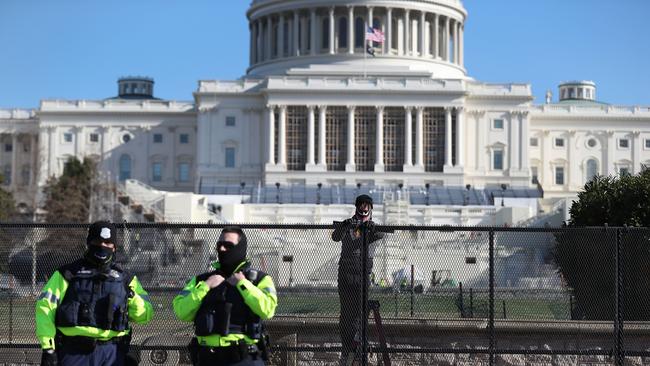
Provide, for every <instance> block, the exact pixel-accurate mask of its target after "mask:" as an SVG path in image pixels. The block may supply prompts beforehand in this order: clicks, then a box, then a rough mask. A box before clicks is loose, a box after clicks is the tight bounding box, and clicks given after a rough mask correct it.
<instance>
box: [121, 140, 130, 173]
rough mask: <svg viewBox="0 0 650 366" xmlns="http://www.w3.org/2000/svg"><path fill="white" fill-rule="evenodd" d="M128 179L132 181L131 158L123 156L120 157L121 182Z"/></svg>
mask: <svg viewBox="0 0 650 366" xmlns="http://www.w3.org/2000/svg"><path fill="white" fill-rule="evenodd" d="M125 136H128V135H125ZM127 179H131V157H130V156H128V155H122V156H120V180H121V181H125V180H127Z"/></svg>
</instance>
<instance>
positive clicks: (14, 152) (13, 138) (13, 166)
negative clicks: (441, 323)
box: [11, 131, 19, 187]
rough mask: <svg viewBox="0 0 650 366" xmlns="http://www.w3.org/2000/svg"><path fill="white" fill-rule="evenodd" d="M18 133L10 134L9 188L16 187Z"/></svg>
mask: <svg viewBox="0 0 650 366" xmlns="http://www.w3.org/2000/svg"><path fill="white" fill-rule="evenodd" d="M18 134H19V132H18V131H14V133H12V134H11V186H12V187H17V186H18V182H17V181H16V179H17V177H18V174H16V172H17V170H18Z"/></svg>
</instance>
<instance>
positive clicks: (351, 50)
mask: <svg viewBox="0 0 650 366" xmlns="http://www.w3.org/2000/svg"><path fill="white" fill-rule="evenodd" d="M348 53H349V54H353V53H354V7H353V6H348Z"/></svg>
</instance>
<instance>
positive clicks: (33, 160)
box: [29, 134, 39, 187]
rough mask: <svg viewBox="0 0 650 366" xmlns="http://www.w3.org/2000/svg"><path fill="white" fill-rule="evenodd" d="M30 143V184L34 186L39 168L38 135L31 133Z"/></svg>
mask: <svg viewBox="0 0 650 366" xmlns="http://www.w3.org/2000/svg"><path fill="white" fill-rule="evenodd" d="M30 143H31V146H30V148H31V149H30V150H29V153H30V159H29V162H30V165H31V166H30V167H29V186H30V187H32V186H35V185H36V169H38V150H39V149H38V135H36V134H35V135H31V136H30Z"/></svg>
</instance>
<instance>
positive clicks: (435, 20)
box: [432, 14, 440, 58]
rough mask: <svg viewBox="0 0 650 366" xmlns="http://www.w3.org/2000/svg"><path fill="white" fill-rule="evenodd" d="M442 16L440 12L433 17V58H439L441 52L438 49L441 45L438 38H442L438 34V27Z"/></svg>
mask: <svg viewBox="0 0 650 366" xmlns="http://www.w3.org/2000/svg"><path fill="white" fill-rule="evenodd" d="M439 22H440V16H439V15H438V14H435V15H434V18H433V36H432V37H433V58H438V54H439V53H440V52H439V51H438V48H439V45H438V39H439V38H440V37H439V36H438V27H439V26H440V25H439V24H440V23H439Z"/></svg>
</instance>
